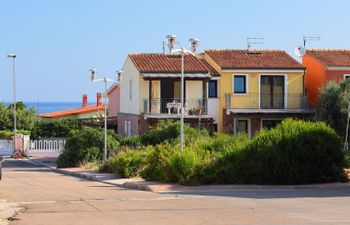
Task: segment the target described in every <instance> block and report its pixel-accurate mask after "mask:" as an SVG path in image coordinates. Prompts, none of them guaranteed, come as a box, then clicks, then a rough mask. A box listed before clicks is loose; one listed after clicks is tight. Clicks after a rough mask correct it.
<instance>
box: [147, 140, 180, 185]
mask: <svg viewBox="0 0 350 225" xmlns="http://www.w3.org/2000/svg"><path fill="white" fill-rule="evenodd" d="M150 148H151V150H150V151H149V154H147V156H146V166H145V168H144V169H143V170H142V171H141V176H142V177H143V178H145V179H146V180H157V181H169V180H170V178H169V177H170V174H169V167H168V166H169V163H168V160H169V157H170V155H172V154H174V152H175V151H179V150H178V147H176V146H173V145H170V144H168V143H164V144H159V145H155V146H153V147H150Z"/></svg>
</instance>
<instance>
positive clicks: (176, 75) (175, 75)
mask: <svg viewBox="0 0 350 225" xmlns="http://www.w3.org/2000/svg"><path fill="white" fill-rule="evenodd" d="M142 77H143V78H146V79H147V78H148V79H154V78H181V73H143V74H142ZM185 78H194V79H205V78H211V75H210V74H209V73H185Z"/></svg>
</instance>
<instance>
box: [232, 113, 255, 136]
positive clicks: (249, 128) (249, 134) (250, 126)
mask: <svg viewBox="0 0 350 225" xmlns="http://www.w3.org/2000/svg"><path fill="white" fill-rule="evenodd" d="M238 120H247V121H248V137H249V138H251V137H252V121H251V118H246V117H239V118H235V119H234V123H233V133H234V134H235V135H236V134H237V130H236V128H237V126H236V124H237V122H238Z"/></svg>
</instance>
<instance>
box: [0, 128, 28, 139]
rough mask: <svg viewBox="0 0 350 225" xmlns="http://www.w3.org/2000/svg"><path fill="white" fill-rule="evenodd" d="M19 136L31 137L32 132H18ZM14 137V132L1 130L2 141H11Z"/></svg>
mask: <svg viewBox="0 0 350 225" xmlns="http://www.w3.org/2000/svg"><path fill="white" fill-rule="evenodd" d="M16 133H17V134H23V135H30V131H28V130H17V131H16ZM12 137H13V131H12V130H0V139H6V140H10V139H12Z"/></svg>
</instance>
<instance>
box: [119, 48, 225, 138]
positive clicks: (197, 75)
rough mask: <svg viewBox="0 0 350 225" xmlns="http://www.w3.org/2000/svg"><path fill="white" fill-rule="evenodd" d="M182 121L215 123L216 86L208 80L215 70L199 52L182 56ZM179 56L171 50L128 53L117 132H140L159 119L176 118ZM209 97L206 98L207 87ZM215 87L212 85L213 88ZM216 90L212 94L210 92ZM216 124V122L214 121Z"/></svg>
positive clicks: (178, 112) (126, 133) (195, 124)
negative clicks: (209, 90) (171, 52)
mask: <svg viewBox="0 0 350 225" xmlns="http://www.w3.org/2000/svg"><path fill="white" fill-rule="evenodd" d="M184 62H185V63H184V65H185V67H184V73H185V82H184V93H183V94H184V111H185V123H188V124H190V125H191V126H197V127H208V126H210V128H212V127H215V125H213V124H217V120H218V118H216V116H217V117H218V116H219V115H218V113H217V112H216V111H217V110H218V108H215V107H209V106H215V102H217V104H218V101H217V93H218V89H217V87H213V85H211V84H209V81H211V80H212V79H217V78H218V74H217V73H216V71H215V70H214V69H213V68H211V67H210V66H209V65H208V64H207V63H206V62H205V61H203V60H202V59H201V58H200V56H195V55H191V54H188V55H185V57H184ZM180 78H181V56H180V55H171V54H158V53H154V54H129V55H128V57H127V59H126V61H125V64H124V66H123V75H122V79H121V81H120V87H122V88H121V89H120V112H119V113H118V133H120V134H124V135H127V136H130V135H134V134H142V133H144V132H145V131H146V130H147V129H148V127H149V126H151V125H153V124H155V123H157V122H158V121H159V120H162V119H179V118H180V109H181V101H180V96H181V80H180ZM209 85H210V88H211V90H212V91H211V94H212V95H211V96H214V97H213V98H212V99H210V100H208V99H209V98H208V88H209ZM215 88H216V89H215ZM214 91H216V92H217V93H216V95H214V93H212V92H214ZM216 126H217V125H216Z"/></svg>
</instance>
